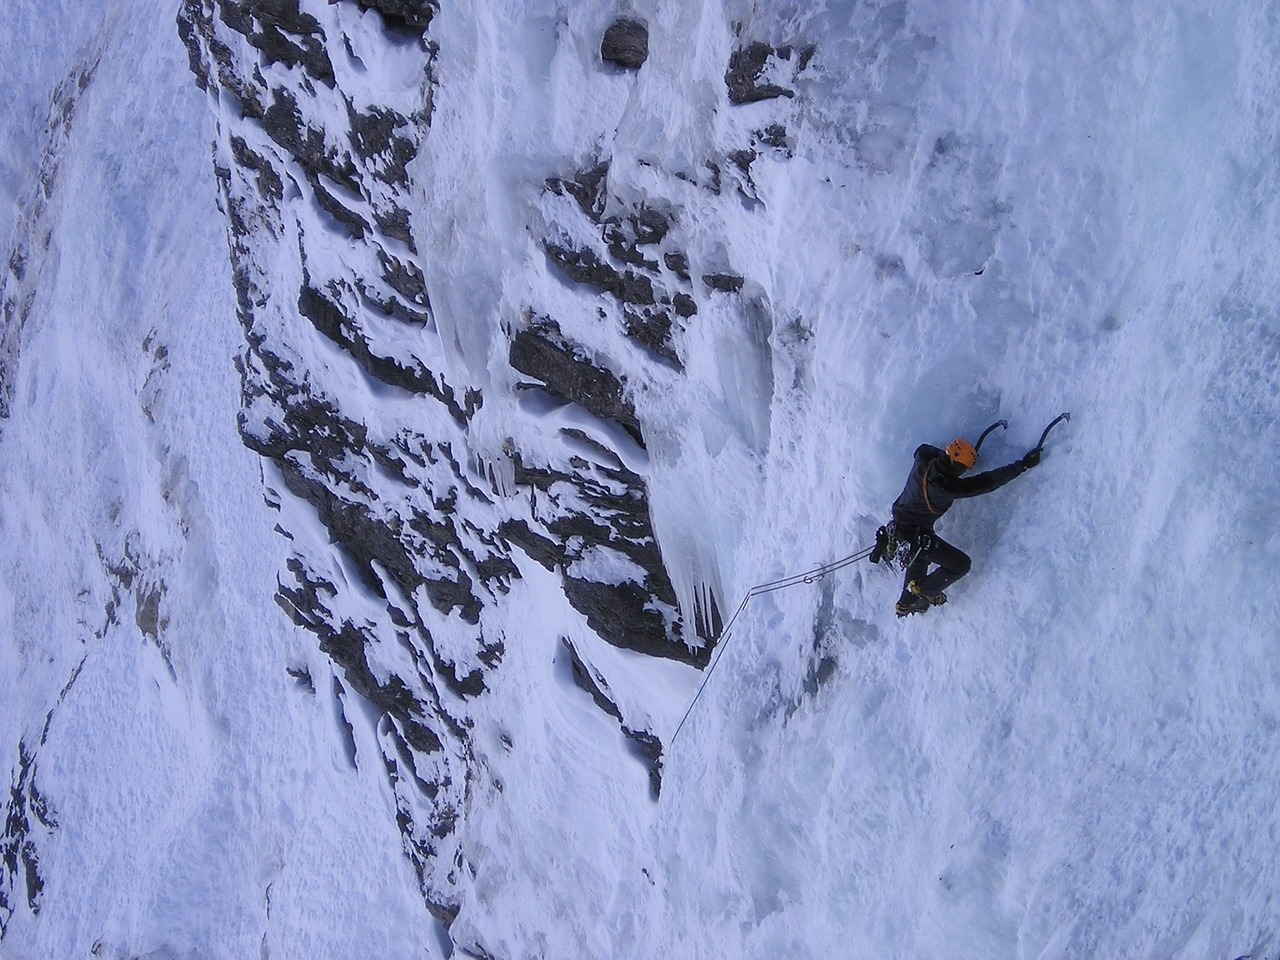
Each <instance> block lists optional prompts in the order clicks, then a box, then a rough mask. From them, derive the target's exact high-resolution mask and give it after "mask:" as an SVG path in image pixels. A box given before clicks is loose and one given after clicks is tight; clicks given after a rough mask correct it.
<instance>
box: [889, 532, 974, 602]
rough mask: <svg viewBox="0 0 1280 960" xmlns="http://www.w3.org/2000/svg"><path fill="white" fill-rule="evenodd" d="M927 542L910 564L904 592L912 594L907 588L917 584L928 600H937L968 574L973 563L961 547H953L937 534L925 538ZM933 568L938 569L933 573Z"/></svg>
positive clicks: (904, 580) (927, 535) (904, 581)
mask: <svg viewBox="0 0 1280 960" xmlns="http://www.w3.org/2000/svg"><path fill="white" fill-rule="evenodd" d="M923 539H924V543H923V545H922V546H921V547H920V549H919V550H917V551H916V552H915V553H914V554H913V555H912V558H911V560H910V562H909V563H908V564H907V572H906V575H905V576H904V577H903V579H902V592H903V594H904V595H906V594H907V593H908V592H909V591H908V590H907V585H908V584H910V583H911V581H912V580H915V581H917V585H918V586H919V588H920V592H921V593H923V594H924V595H925V596H926V597H936V596H937V595H938V594H940V593H941V592H942V591H943V590H945V589H947V587H949V586H951V584H953V583H955V582H956V581H957V580H959V579H960V578H961V577H963V576H964V575H965V574H966V573H968V572H969V567H970V566H971V565H972V561H971V560H970V559H969V555H968V554H967V553H965V552H964V551H963V550H961V549H960V548H959V547H953V546H952V545H951V544H949V543H947V541H945V540H943V539H942V538H941V537H940V536H938V535H937V534H936V533H930V534H925V535H924V538H923ZM930 566H936V567H937V569H936V570H934V571H933V573H930V572H929V567H930Z"/></svg>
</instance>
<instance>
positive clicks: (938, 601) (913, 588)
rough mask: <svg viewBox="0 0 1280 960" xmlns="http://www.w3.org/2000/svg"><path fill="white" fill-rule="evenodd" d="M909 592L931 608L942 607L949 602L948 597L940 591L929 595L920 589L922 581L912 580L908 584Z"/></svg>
mask: <svg viewBox="0 0 1280 960" xmlns="http://www.w3.org/2000/svg"><path fill="white" fill-rule="evenodd" d="M907 590H908V591H910V593H911V594H912V596H915V597H918V598H919V599H921V600H923V601H924V602H925V603H927V604H928V605H929V606H931V607H940V606H942V605H943V604H944V603H946V602H947V595H946V594H945V593H943V592H942V591H941V590H939V591H938V592H937V593H934V594H928V593H925V592H924V591H923V590H921V589H920V581H919V580H912V581H911V582H910V583H908V584H907Z"/></svg>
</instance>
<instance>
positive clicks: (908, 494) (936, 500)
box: [873, 431, 1048, 617]
mask: <svg viewBox="0 0 1280 960" xmlns="http://www.w3.org/2000/svg"><path fill="white" fill-rule="evenodd" d="M1045 432H1046V433H1047V432H1048V431H1045ZM984 436H985V435H984ZM977 462H978V450H977V448H976V447H974V445H973V444H972V443H970V442H969V441H968V440H964V439H959V440H953V441H952V442H951V443H949V444H947V449H946V450H939V449H938V448H937V447H934V446H930V445H929V444H927V443H923V444H921V445H920V446H919V447H917V448H916V453H915V462H914V463H913V464H912V466H911V475H910V476H909V477H907V485H906V486H905V487H903V489H902V493H901V494H900V495H899V496H898V499H897V500H895V501H894V502H893V523H892V525H891V526H890V527H887V528H882V530H883V531H884V535H885V537H887V538H891V540H892V542H893V543H894V544H895V545H896V548H897V549H896V551H895V552H897V555H898V556H899V557H901V558H902V559H903V563H904V565H905V569H906V574H905V576H904V577H903V580H902V596H901V597H899V598H898V603H897V606H896V607H895V608H894V609H895V610H896V611H897V614H898V616H900V617H905V616H907V615H908V614H911V613H921V612H923V611H925V610H928V609H929V607H930V606H937V605H939V604H943V603H946V602H947V595H946V594H945V593H943V592H942V591H943V590H945V589H946V588H947V587H949V586H950V585H951V584H953V583H955V582H956V581H957V580H959V579H960V578H961V577H963V576H964V575H965V574H966V573H968V572H969V565H970V560H969V557H968V555H967V554H966V553H965V552H964V551H963V550H960V549H958V548H957V547H953V546H952V545H951V544H949V543H947V541H945V540H943V539H942V538H941V537H940V536H938V535H937V534H936V533H934V532H933V525H934V524H935V523H937V522H938V518H939V517H941V516H942V515H943V514H944V513H946V512H947V511H948V510H950V509H951V504H953V503H954V502H955V501H956V500H959V499H962V498H964V497H976V496H980V495H981V494H984V493H990V492H991V491H992V490H998V489H1000V488H1001V487H1003V486H1004V485H1005V484H1006V483H1008V482H1009V481H1010V480H1012V479H1013V478H1014V477H1018V476H1021V475H1022V474H1023V473H1025V472H1026V471H1027V470H1029V469H1031V468H1032V467H1034V466H1035V465H1036V464H1038V463H1039V462H1040V447H1036V448H1035V449H1033V450H1032V451H1031V452H1030V453H1028V454H1027V455H1026V456H1024V457H1023V458H1022V459H1021V460H1015V461H1014V462H1013V463H1010V464H1007V465H1006V466H1003V467H1000V468H998V469H996V470H988V471H987V472H986V473H978V474H974V475H973V476H971V477H966V476H965V475H964V474H965V473H966V472H967V471H969V470H972V469H973V465H974V464H975V463H977ZM877 543H878V548H879V550H880V553H881V556H883V555H884V553H885V543H884V542H883V541H882V540H881V538H879V537H878V538H877ZM904 545H905V549H904ZM873 559H875V558H874V557H873ZM930 566H935V567H936V568H937V569H935V570H934V571H933V572H932V573H930V572H929V567H930Z"/></svg>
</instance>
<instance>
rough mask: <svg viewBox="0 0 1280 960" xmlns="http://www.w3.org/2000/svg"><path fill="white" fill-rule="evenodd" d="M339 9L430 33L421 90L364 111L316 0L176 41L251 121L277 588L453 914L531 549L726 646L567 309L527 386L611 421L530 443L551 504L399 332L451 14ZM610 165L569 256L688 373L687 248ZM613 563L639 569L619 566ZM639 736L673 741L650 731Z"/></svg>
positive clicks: (252, 1) (246, 314)
mask: <svg viewBox="0 0 1280 960" xmlns="http://www.w3.org/2000/svg"><path fill="white" fill-rule="evenodd" d="M342 2H355V3H356V5H357V6H360V7H361V8H363V9H370V10H376V11H378V13H379V14H380V15H381V16H382V18H383V22H384V25H385V26H386V27H387V29H388V30H389V31H392V32H393V33H397V34H399V35H400V36H398V37H397V38H394V39H392V40H391V41H390V42H395V43H404V39H405V36H410V37H414V38H416V39H417V41H418V49H419V50H420V53H421V58H422V64H423V77H424V81H423V87H422V90H421V91H420V98H419V100H418V102H417V103H406V102H405V100H404V98H403V97H402V98H401V99H400V100H399V101H395V102H392V101H388V102H386V103H379V104H378V105H376V106H373V107H369V108H364V109H357V108H356V107H355V106H354V104H355V103H356V102H357V101H358V102H360V103H367V102H369V98H368V97H367V96H360V97H356V96H353V95H352V92H351V91H344V90H343V89H342V82H341V80H340V78H339V76H338V75H337V74H336V73H335V70H334V63H335V62H336V63H339V64H340V63H342V62H344V61H343V60H342V59H341V57H345V56H346V55H347V53H346V52H344V51H341V50H340V49H339V48H338V47H337V46H335V45H336V44H343V43H345V42H347V38H344V37H342V36H340V35H339V36H328V35H326V24H327V23H328V22H330V21H329V19H327V18H326V16H325V14H324V12H323V11H322V10H320V9H319V8H315V13H314V15H313V14H310V13H304V12H302V10H301V8H300V5H299V3H298V2H297V0H264V2H258V0H184V3H183V7H182V13H181V16H180V18H179V32H180V34H181V36H182V38H183V40H184V42H185V43H186V45H187V47H188V50H189V54H190V63H191V69H192V72H193V74H194V76H195V78H196V83H197V85H198V86H200V87H201V88H202V89H205V90H207V91H208V92H209V94H210V97H211V101H212V102H214V103H215V104H219V105H225V104H226V103H228V102H230V101H231V99H232V98H234V101H235V102H237V103H238V104H239V106H240V115H239V116H236V115H235V114H234V112H233V113H227V112H226V111H225V109H224V110H223V112H222V113H221V121H220V125H219V130H218V135H217V141H216V143H215V155H214V167H215V171H216V173H217V177H218V181H219V184H220V187H221V193H222V207H223V210H224V212H225V215H226V217H227V222H228V241H229V246H230V251H231V261H232V268H233V277H234V282H235V287H236V294H237V305H238V310H237V312H238V319H239V322H240V324H241V325H242V327H243V331H244V348H243V350H242V352H241V355H240V357H239V358H238V368H239V371H240V375H241V384H242V410H241V414H240V420H239V422H240V430H241V435H242V437H243V440H244V442H245V444H246V445H247V446H248V447H250V448H251V449H253V450H254V451H256V452H257V453H258V454H259V455H260V456H261V457H262V458H263V460H264V462H265V464H266V466H267V470H266V473H265V476H266V480H267V486H266V492H267V496H268V500H269V502H271V503H273V505H276V506H278V507H279V509H280V511H281V521H280V529H281V532H282V533H283V534H284V535H285V536H286V537H287V538H289V539H290V541H291V543H292V556H291V557H290V559H289V561H288V564H287V570H286V571H283V572H282V576H281V581H280V585H279V590H278V594H277V602H278V603H279V605H280V606H281V608H282V609H283V610H284V612H285V613H286V614H287V615H288V616H289V617H290V619H291V620H292V621H293V622H294V623H296V624H298V625H300V626H302V627H304V628H306V629H307V630H309V631H310V632H311V633H313V634H314V635H315V637H316V638H317V642H318V644H319V646H320V648H321V649H322V650H323V651H324V652H325V653H326V654H327V655H328V657H329V658H330V659H331V660H332V662H333V663H334V664H335V665H336V666H337V668H338V670H339V673H340V676H341V681H340V682H337V681H336V682H337V686H336V687H335V693H334V695H335V697H336V698H337V700H338V702H339V704H342V703H345V701H346V699H347V698H349V697H352V696H359V697H362V698H363V699H364V700H366V701H368V702H369V703H371V704H373V705H374V706H376V708H377V709H378V710H379V711H380V712H381V713H382V715H383V723H382V724H381V725H380V730H383V731H385V732H384V733H382V734H380V737H381V742H382V744H383V758H382V759H383V762H384V764H385V770H386V774H387V776H388V778H389V781H390V782H391V784H392V787H393V790H394V794H395V798H396V809H397V814H396V816H397V823H398V825H399V827H400V831H401V834H402V836H403V838H404V847H405V852H406V855H407V856H408V857H409V859H410V860H411V861H412V862H413V863H414V865H415V867H416V869H417V871H418V876H419V879H420V882H421V886H422V890H423V895H424V899H425V901H426V903H427V904H428V906H429V907H430V908H431V909H432V911H433V912H434V913H435V915H436V916H437V917H439V918H440V919H441V921H442V922H443V923H445V924H446V925H447V924H448V923H450V922H452V919H453V918H454V916H456V914H457V904H458V902H459V893H458V885H459V884H461V883H464V882H467V881H466V880H465V877H466V874H467V872H468V871H467V868H466V865H465V864H464V863H463V861H462V854H461V848H460V846H459V842H460V841H459V837H460V831H461V830H463V828H464V827H465V822H466V810H467V806H468V799H469V795H470V786H471V782H472V779H473V777H474V776H476V768H475V758H474V756H473V749H474V748H473V744H472V742H471V733H470V729H471V726H472V722H473V721H472V713H471V711H472V709H473V708H472V704H473V703H474V701H475V700H476V699H477V698H480V697H484V696H486V695H487V691H488V689H489V684H488V683H487V681H486V676H487V674H488V673H489V672H490V671H492V670H495V669H501V663H502V659H503V655H504V652H505V650H506V648H507V644H508V643H509V642H514V641H516V640H518V638H508V637H506V636H504V635H502V634H501V633H499V632H497V631H496V630H495V629H494V628H493V627H491V626H489V623H488V617H487V612H488V611H490V610H493V609H496V608H497V606H499V605H501V604H502V603H503V602H504V598H505V597H506V596H507V595H508V592H509V591H510V590H511V588H512V585H513V584H514V583H515V582H516V581H517V580H518V579H519V578H520V573H519V567H518V565H517V563H516V562H515V560H514V559H513V551H515V550H520V551H523V552H525V553H527V554H528V555H529V556H530V557H532V558H533V559H535V560H536V561H538V562H539V563H542V564H543V565H544V566H547V567H548V568H549V569H553V570H557V571H558V572H559V573H560V576H561V582H562V584H563V590H564V595H565V597H566V599H567V600H568V602H569V603H570V604H571V605H572V606H573V607H575V608H576V609H578V610H579V611H580V612H581V613H582V614H583V616H584V618H585V620H586V623H587V624H588V626H589V627H590V629H591V630H593V631H594V632H596V633H597V634H598V635H599V636H600V637H601V638H602V639H604V640H605V641H607V642H609V643H611V644H615V645H619V646H624V647H628V648H630V649H633V650H640V651H643V652H645V653H649V654H652V655H655V656H662V657H669V658H675V659H679V660H682V661H685V662H689V663H696V664H704V663H705V662H706V660H707V657H708V654H709V647H708V645H707V644H706V643H705V639H706V638H705V637H703V638H701V639H700V638H699V637H698V636H697V635H695V634H693V633H692V632H691V631H688V630H687V629H686V626H685V619H684V617H683V616H682V615H681V612H680V611H679V609H678V608H677V603H676V596H675V590H674V589H673V587H672V584H671V581H670V578H669V576H668V574H667V572H666V568H665V566H664V563H663V560H662V555H661V551H660V550H659V547H658V544H657V541H656V538H655V536H654V533H653V528H652V523H651V520H650V517H649V510H648V494H647V490H646V481H645V478H644V477H643V476H641V475H639V474H637V473H635V472H634V471H632V470H629V469H627V468H626V467H625V466H624V465H623V460H622V458H620V457H619V456H618V455H617V454H616V453H615V452H614V451H613V450H611V449H609V446H608V445H607V443H605V442H602V441H601V440H600V439H599V437H608V436H612V435H613V434H612V433H611V432H610V431H611V430H613V429H614V428H616V429H617V430H619V431H621V432H620V433H619V434H617V435H618V436H619V437H623V436H629V437H630V442H632V443H635V444H637V445H638V446H639V447H642V446H643V425H642V423H641V422H640V419H639V417H638V416H637V414H636V411H635V407H634V405H633V404H632V402H631V400H630V398H629V397H628V394H627V390H628V387H627V384H626V382H625V380H624V378H622V377H621V376H619V375H618V374H617V373H615V372H614V371H612V370H611V369H610V368H609V365H608V362H607V361H606V360H603V359H602V358H600V357H599V356H596V355H593V354H592V353H591V351H589V350H587V349H586V348H585V347H584V346H583V345H581V344H576V343H573V342H572V341H570V340H569V339H568V338H566V337H565V336H564V335H563V334H562V333H561V332H560V329H559V327H558V326H557V325H556V323H555V320H554V318H540V319H538V320H536V321H533V322H530V323H528V324H527V325H526V326H524V327H523V328H521V329H519V330H514V331H511V332H510V344H509V347H510V349H509V357H510V363H511V365H512V367H513V368H514V370H516V371H518V372H519V373H520V374H523V375H524V376H525V377H527V378H530V380H532V381H533V383H532V384H530V383H528V382H526V384H525V386H526V388H533V389H536V390H540V391H543V392H544V393H545V394H546V395H547V396H550V397H553V398H554V399H555V400H556V402H560V403H575V404H578V405H579V406H581V408H582V409H583V410H584V411H586V412H587V413H589V414H590V415H591V416H592V417H594V418H595V421H596V423H597V424H598V425H599V430H598V431H592V432H590V433H588V432H585V431H582V430H576V429H566V430H564V431H563V432H562V434H561V440H562V444H561V446H560V447H559V448H556V447H555V446H551V447H547V446H545V445H544V446H539V447H538V452H537V453H536V454H535V453H532V452H527V451H523V452H522V451H521V450H520V449H519V441H518V438H517V439H516V440H515V441H513V444H514V445H513V447H512V449H511V450H510V451H509V453H510V456H511V459H512V460H513V462H514V465H515V469H514V476H515V482H516V485H517V488H518V489H519V490H523V491H527V492H528V493H529V497H528V499H529V500H530V501H531V502H532V504H533V506H531V507H529V508H523V507H520V508H517V507H513V506H510V504H509V502H508V501H504V500H503V499H502V498H501V496H500V495H499V494H497V493H496V492H495V490H494V489H493V488H491V487H490V486H489V484H488V482H487V481H486V479H485V477H484V476H483V475H482V473H481V472H478V471H477V470H476V469H475V468H474V466H473V465H472V456H471V449H470V446H469V444H468V431H469V429H470V425H471V421H472V418H473V417H475V415H476V413H477V411H479V410H480V409H481V407H482V404H484V403H485V402H486V401H488V402H499V403H514V399H515V398H485V397H482V396H481V395H480V394H479V392H478V391H476V390H475V389H474V388H471V387H464V386H461V385H455V383H451V379H452V377H453V376H454V375H455V373H456V371H451V370H450V368H449V365H448V364H447V362H446V360H445V355H444V352H443V348H440V347H438V345H437V346H436V347H433V346H432V338H431V337H422V336H420V335H415V336H412V337H406V336H402V335H397V333H396V331H397V329H398V328H402V329H403V330H405V331H408V330H410V329H411V330H413V331H418V332H421V331H426V332H428V333H429V332H431V331H433V330H434V318H433V315H432V308H431V304H430V301H429V298H428V293H427V287H426V280H425V274H424V270H423V265H422V263H421V261H420V260H419V259H418V257H419V250H420V248H422V246H423V245H422V244H421V243H419V240H420V238H419V237H417V236H415V234H414V229H413V223H412V219H411V217H410V215H409V212H408V211H409V209H410V208H411V206H412V203H413V201H412V198H411V193H412V191H411V187H412V184H411V183H410V181H409V172H408V171H409V168H410V164H411V162H412V160H413V159H414V157H415V156H416V155H417V152H418V149H419V145H420V144H421V142H422V141H423V139H424V138H425V137H426V136H427V133H428V127H429V123H430V116H431V100H432V96H433V92H432V88H433V83H434V81H433V79H432V64H433V61H434V56H435V48H434V45H433V43H432V41H431V40H430V38H429V37H428V35H427V33H426V31H428V30H429V28H430V24H431V21H432V18H433V16H434V14H435V12H436V4H435V3H434V2H410V0H342ZM331 57H332V59H331ZM364 92H365V91H362V93H364ZM335 108H336V109H335ZM607 172H608V165H607V163H603V162H600V163H597V164H595V165H594V166H592V167H590V168H588V169H586V170H584V171H582V172H580V173H578V174H575V175H574V176H572V177H570V178H568V179H565V180H560V181H555V182H554V183H553V182H549V183H548V189H549V190H551V191H558V192H561V193H562V195H564V196H566V197H570V198H572V200H573V202H574V203H575V204H576V209H577V210H578V211H579V212H580V214H581V215H582V216H583V217H585V218H587V220H588V221H589V222H591V223H593V224H595V226H596V227H597V228H598V230H599V233H598V237H599V245H598V246H596V245H594V244H593V245H590V246H585V247H580V246H575V245H574V244H573V243H572V242H570V241H568V240H567V238H560V239H556V238H551V237H548V238H546V239H545V240H544V249H545V250H546V252H547V257H548V260H549V262H550V263H551V264H553V265H554V267H555V269H557V270H559V271H561V273H562V274H563V275H564V276H565V277H566V279H567V280H568V281H569V282H571V283H573V284H575V285H578V286H582V287H584V288H586V289H591V290H595V291H598V292H602V293H604V294H606V295H608V296H610V297H612V298H614V299H616V300H617V302H618V303H620V304H622V305H625V307H626V311H627V312H626V314H625V320H624V321H623V323H624V326H625V332H626V335H627V336H629V337H630V338H631V341H632V342H633V343H635V344H636V345H637V347H638V348H640V349H641V350H642V351H644V354H645V355H646V356H648V357H650V358H651V359H654V360H657V361H658V362H659V363H663V364H667V365H670V366H678V365H679V359H678V354H677V352H676V348H675V343H676V336H677V335H678V332H679V325H680V324H681V323H684V322H686V321H687V320H688V319H689V318H691V317H693V316H694V315H695V314H696V312H697V305H696V301H695V300H694V299H693V296H692V285H691V281H690V279H689V277H688V274H687V258H685V259H683V260H682V259H681V258H682V257H683V254H681V253H680V252H678V251H677V250H676V249H675V248H674V247H672V245H671V242H670V233H671V229H672V225H673V220H672V218H671V216H670V215H669V214H666V213H663V212H662V211H661V210H660V209H659V208H656V207H651V206H646V205H636V206H633V207H631V208H629V209H628V210H627V211H625V212H624V213H622V214H620V215H618V216H611V217H605V215H604V209H605V205H606V201H607V199H608V196H607ZM673 262H675V263H677V264H679V263H682V262H683V263H684V264H685V265H686V266H685V270H684V275H683V276H681V272H680V271H679V270H675V272H673V268H671V267H670V266H667V267H666V268H665V269H664V264H666V265H669V264H671V263H673ZM281 264H284V265H286V267H285V268H284V269H282V268H281ZM290 275H292V276H294V277H296V281H293V282H289V281H284V280H282V279H281V277H282V276H286V277H287V276H290ZM672 287H674V289H672ZM405 342H411V343H413V344H414V345H415V346H414V347H413V349H411V350H410V349H406V348H405V347H404V346H403V344H404V343H405ZM346 371H358V372H359V376H360V377H361V378H363V381H362V382H364V383H367V384H368V385H369V390H370V393H369V396H386V395H388V391H393V392H394V395H395V396H396V398H397V400H396V403H397V404H400V403H406V402H407V403H410V404H411V405H412V410H413V414H412V416H411V417H403V418H401V419H396V418H394V417H387V418H383V417H378V418H369V417H368V416H367V412H366V407H365V406H364V405H363V404H362V403H361V402H360V399H356V400H355V401H352V400H350V399H349V398H348V397H347V396H346V394H347V393H348V392H349V391H350V390H351V389H352V388H351V383H352V380H351V379H350V378H348V377H346V376H345V372H346ZM464 375H465V373H464ZM355 382H361V381H360V380H357V381H355ZM584 451H586V454H585V455H584ZM515 499H516V500H517V501H519V503H523V502H524V500H525V498H524V497H518V498H515ZM510 510H514V513H512V512H510ZM303 516H307V517H309V518H311V522H303V521H300V520H299V519H298V518H300V517H303ZM316 531H319V532H321V539H319V540H318V539H317V537H316ZM326 540H327V542H324V541H326ZM602 556H604V557H609V558H612V560H611V562H613V563H614V564H615V566H619V567H620V568H623V569H628V570H632V571H634V574H633V575H632V576H631V577H630V579H626V578H624V579H622V581H621V582H613V580H609V581H608V582H598V581H597V580H596V579H593V569H594V567H593V564H594V563H595V562H596V561H597V560H598V559H599V558H600V557H602ZM393 650H395V651H403V650H408V651H410V654H411V658H412V661H413V663H414V664H415V668H414V669H413V670H412V671H409V672H405V671H403V670H401V671H399V672H389V671H388V670H387V669H385V668H384V667H383V663H384V662H385V661H387V660H390V659H393V658H392V657H391V656H390V652H391V651H393ZM308 683H309V685H310V687H311V689H313V690H315V689H323V688H324V687H325V686H326V685H325V684H323V683H319V684H317V683H316V682H315V678H311V677H308ZM623 729H624V732H626V734H627V736H628V737H629V738H630V739H631V741H632V742H633V743H635V744H637V745H638V746H637V749H639V751H640V753H641V754H642V755H644V756H650V757H651V758H653V757H656V751H657V750H658V749H660V748H659V746H658V741H657V740H656V738H655V737H653V735H652V734H650V733H647V732H645V731H635V730H631V729H630V728H628V727H626V725H625V724H624V726H623ZM646 762H649V761H646Z"/></svg>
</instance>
